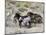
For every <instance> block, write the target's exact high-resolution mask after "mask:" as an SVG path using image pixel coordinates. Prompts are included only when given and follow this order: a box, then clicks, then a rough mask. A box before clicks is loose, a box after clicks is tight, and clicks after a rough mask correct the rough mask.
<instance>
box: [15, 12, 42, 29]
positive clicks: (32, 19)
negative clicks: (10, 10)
mask: <svg viewBox="0 0 46 35" xmlns="http://www.w3.org/2000/svg"><path fill="white" fill-rule="evenodd" d="M15 18H16V19H17V20H18V21H19V26H20V28H21V27H22V25H24V26H26V27H28V28H31V27H32V26H31V23H34V24H36V23H42V17H41V16H40V15H38V14H34V13H31V12H28V13H27V15H26V16H21V15H20V14H19V13H16V14H15V16H14V20H15Z"/></svg>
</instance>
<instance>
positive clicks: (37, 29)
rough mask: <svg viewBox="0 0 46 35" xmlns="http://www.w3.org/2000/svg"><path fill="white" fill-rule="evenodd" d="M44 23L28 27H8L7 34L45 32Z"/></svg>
mask: <svg viewBox="0 0 46 35" xmlns="http://www.w3.org/2000/svg"><path fill="white" fill-rule="evenodd" d="M43 31H44V30H43V24H42V23H41V24H36V25H32V28H26V27H22V28H19V27H6V34H12V33H32V32H33V33H34V32H36V33H37V32H43Z"/></svg>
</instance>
